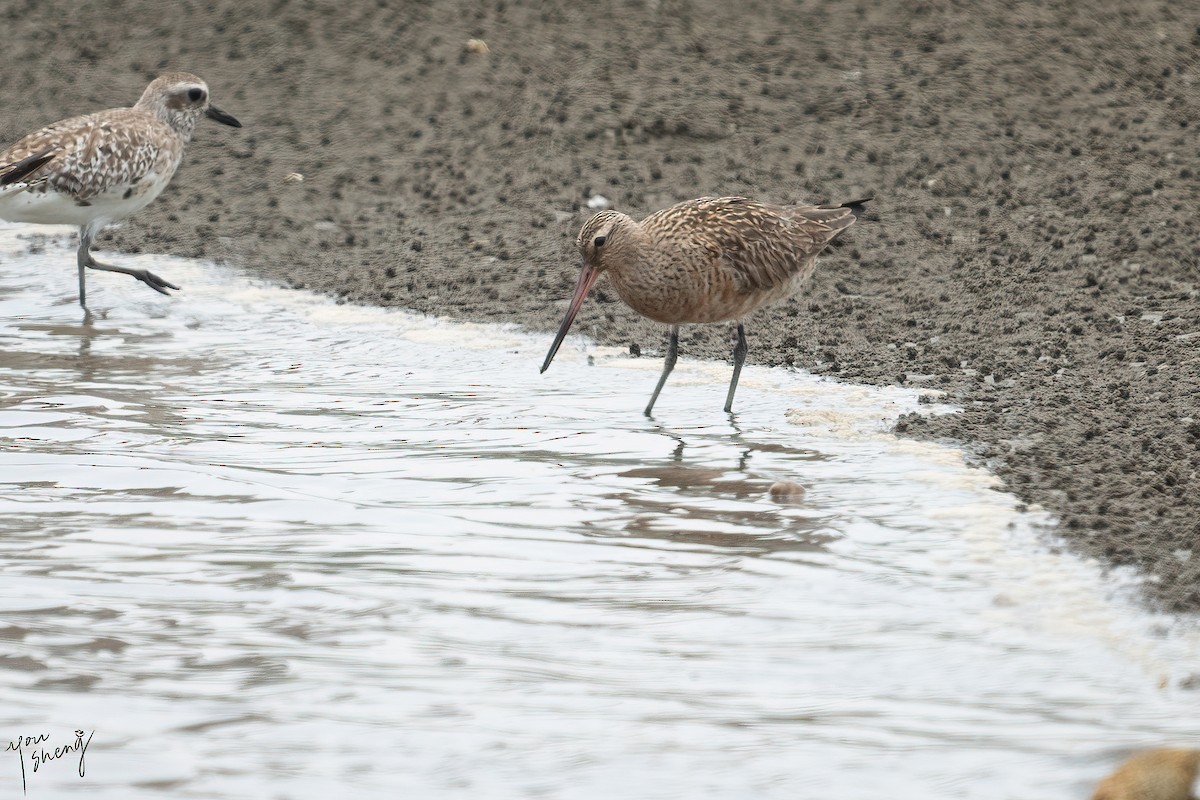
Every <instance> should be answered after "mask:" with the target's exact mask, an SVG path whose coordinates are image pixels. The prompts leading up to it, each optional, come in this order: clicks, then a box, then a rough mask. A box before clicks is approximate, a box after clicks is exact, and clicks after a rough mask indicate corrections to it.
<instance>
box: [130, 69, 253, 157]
mask: <svg viewBox="0 0 1200 800" xmlns="http://www.w3.org/2000/svg"><path fill="white" fill-rule="evenodd" d="M134 108H136V109H138V110H140V111H146V112H149V113H151V114H153V115H154V116H156V117H158V118H159V119H160V120H161V121H163V122H165V123H166V124H167V125H169V126H170V127H171V129H172V130H174V131H175V132H176V133H178V134H179V135H180V136H182V137H183V138H184V139H186V140H189V141H190V140H191V138H192V131H193V130H194V129H195V127H196V122H197V121H199V119H200V117H208V118H209V119H212V120H216V121H217V122H220V123H221V124H222V125H229V126H231V127H234V128H240V127H242V123H240V122H238V121H237V119H236V118H235V117H233V116H232V115H231V114H226V113H225V112H224V111H222V110H221V109H219V108H217V107H216V106H214V105H213V104H212V103H211V102H210V101H209V99H208V84H206V83H205V82H204V81H202V80H200V79H199V78H197V77H196V76H195V75H192V74H191V73H189V72H168V73H167V74H165V75H159V76H158V77H157V78H155V79H154V80H152V81H150V85H149V86H147V87H146V91H144V92H142V99H140V100H138V101H137V105H135V106H134Z"/></svg>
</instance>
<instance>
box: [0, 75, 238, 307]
mask: <svg viewBox="0 0 1200 800" xmlns="http://www.w3.org/2000/svg"><path fill="white" fill-rule="evenodd" d="M201 117H208V118H209V119H212V120H215V121H216V122H220V123H221V124H223V125H230V126H232V127H235V128H240V127H241V126H242V124H241V123H240V122H238V121H237V119H235V118H234V117H232V116H230V115H229V114H226V113H225V112H224V111H222V110H221V109H219V108H217V107H216V106H214V105H213V104H212V103H211V102H209V98H208V86H207V85H205V83H204V81H202V80H200V79H199V78H197V77H196V76H195V75H191V74H188V73H186V72H172V73H168V74H166V75H161V76H159V77H158V78H156V79H154V80H153V81H151V83H150V85H149V86H147V87H146V91H145V92H143V93H142V97H141V99H140V100H138V101H137V103H136V104H135V105H134V106H133V107H132V108H113V109H109V110H107V111H98V112H96V113H95V114H87V115H86V116H82V117H73V118H71V119H66V120H63V121H61V122H55V123H53V124H51V125H47V126H46V127H44V128H42V129H41V130H37V131H34V132H33V133H31V134H29V135H28V136H26V137H25V138H23V139H21V140H20V141H18V142H16V143H15V144H13V145H12V146H11V147H9V148H8V149H6V150H4V151H3V152H0V164H7V163H13V164H14V166H15V165H18V164H27V163H30V160H31V159H33V160H36V159H38V158H42V157H43V156H44V155H45V154H51V155H52V157H53V160H51V161H50V163H49V164H46V166H45V169H43V170H42V172H41V173H40V174H39V175H38V176H37V178H38V180H34V181H31V182H29V183H28V184H25V185H23V186H22V187H21V190H20V191H5V190H3V189H0V219H6V220H8V221H10V222H35V223H42V224H57V225H78V226H79V251H78V254H77V257H76V261H77V264H78V267H79V304H80V305H81V306H84V308H86V307H87V293H86V289H85V286H84V271H85V270H87V269H95V270H103V271H106V272H123V273H125V274H126V275H132V276H133V277H134V278H137V279H138V280H139V281H141V282H142V283H144V284H146V285H147V286H149V287H150V288H151V289H153V290H154V291H156V292H160V293H162V294H167V290H168V289H178V288H179V287H178V286H176V285H175V284H173V283H170V282H168V281H166V280H163V279H162V278H160V277H158V276H157V275H155V274H154V273H153V272H150V271H149V270H144V269H132V268H129V267H118V266H111V265H109V264H101V263H100V262H99V261H96V260H95V259H94V258H93V257H92V253H91V246H92V240H93V239H94V238H95V236H96V234H97V233H99V232H100V230H101V229H103V228H104V227H105V226H106V225H108V224H109V223H110V222H115V221H116V220H119V219H123V218H124V217H127V216H129V215H130V214H133V213H135V212H137V211H140V210H141V209H142V208H144V207H145V206H146V205H147V204H149V203H150V202H151V201H152V200H154V198H156V197H158V195H159V194H160V193H161V192H162V190H163V189H165V188H166V186H167V184H168V183H170V181H171V177H172V176H173V175H174V174H175V170H176V169H177V168H178V167H179V163H180V162H181V161H182V160H183V152H184V150H185V149H186V148H187V145H188V142H190V141H191V139H192V131H193V130H194V129H195V127H196V123H197V122H198V121H199V119H200V118H201ZM43 163H44V162H43ZM0 180H2V179H0Z"/></svg>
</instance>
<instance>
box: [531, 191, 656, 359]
mask: <svg viewBox="0 0 1200 800" xmlns="http://www.w3.org/2000/svg"><path fill="white" fill-rule="evenodd" d="M636 224H637V223H635V222H634V221H633V220H632V219H630V218H629V216H627V215H626V214H622V213H620V212H619V211H601V212H600V213H598V214H596V215H595V216H593V217H592V218H591V219H589V220H588V221H587V222H585V223H584V225H583V228H582V229H581V230H580V231H579V236H578V237H577V238H576V239H575V246H576V247H578V248H579V256H580V260H581V262H582V263H581V264H580V270H579V282H578V283H576V284H575V294H574V295H572V296H571V302H570V303H569V304H568V305H567V313H566V315H565V316H564V317H563V321H562V325H560V326H559V328H558V335H557V336H555V337H554V344H552V345H550V352H549V353H547V354H546V360H545V362H543V363H542V372H545V371H546V369H547V368H548V367H549V366H550V362H551V361H553V360H554V354H555V353H557V352H558V347H559V345H561V344H562V341H563V339H565V338H566V336H567V331H569V330H570V329H571V323H572V322H574V321H575V315H576V314H578V313H579V308H580V306H582V305H583V299H584V298H585V297H587V294H588V292H589V291H591V288H592V284H594V283H595V282H596V279H597V278H599V277H600V273H601V272H603V271H604V270H606V269H609V268H610V267H611V266H612V265H613V264H614V263H618V260H619V258H620V256H621V253H622V251H623V248H622V247H621V240H622V236H623V235H624V234H626V233H628V232H629V230H631V229H632V227H633V226H635V225H636Z"/></svg>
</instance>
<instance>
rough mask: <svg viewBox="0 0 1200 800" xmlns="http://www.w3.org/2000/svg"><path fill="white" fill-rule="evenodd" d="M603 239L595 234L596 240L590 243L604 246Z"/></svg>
mask: <svg viewBox="0 0 1200 800" xmlns="http://www.w3.org/2000/svg"><path fill="white" fill-rule="evenodd" d="M604 241H605V237H603V236H597V237H596V241H594V242H592V244H594V245H596V247H604Z"/></svg>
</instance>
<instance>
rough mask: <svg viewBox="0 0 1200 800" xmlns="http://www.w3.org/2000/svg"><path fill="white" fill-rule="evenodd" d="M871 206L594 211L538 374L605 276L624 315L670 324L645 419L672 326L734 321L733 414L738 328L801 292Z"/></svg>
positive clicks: (713, 202) (668, 366)
mask: <svg viewBox="0 0 1200 800" xmlns="http://www.w3.org/2000/svg"><path fill="white" fill-rule="evenodd" d="M871 199H872V198H870V197H868V198H865V199H863V200H854V201H851V202H849V203H843V204H841V205H838V206H809V205H797V206H775V205H768V204H766V203H758V202H755V201H754V200H750V199H747V198H745V197H701V198H700V199H698V200H689V201H687V202H684V203H679V204H678V205H674V206H671V207H670V208H666V209H663V210H662V211H658V212H655V213H654V214H651V215H650V216H648V217H646V218H645V219H644V220H642V221H641V222H635V221H634V220H633V219H632V218H630V217H629V216H628V215H626V214H621V213H619V212H616V211H601V212H600V213H598V214H596V215H595V216H594V217H592V218H591V219H590V220H588V221H587V223H585V224H584V226H583V229H582V230H581V231H580V232H579V238H578V239H577V240H576V242H575V244H576V246H577V247H578V248H579V252H580V255H581V256H582V258H583V264H582V268H581V270H580V272H579V282H578V283H576V285H575V294H574V295H572V297H571V302H570V304H569V305H568V306H567V313H566V315H565V316H564V317H563V321H562V325H561V326H559V329H558V335H557V336H555V337H554V344H552V345H551V346H550V352H549V353H547V354H546V361H545V363H543V364H542V370H541V371H542V372H545V371H546V369H547V368H548V367H549V366H550V362H551V361H552V360H553V359H554V354H555V353H557V352H558V348H559V346H560V345H561V344H562V342H563V339H564V338H565V337H566V335H567V332H568V331H569V330H570V329H571V323H572V322H574V321H575V315H576V314H578V313H579V309H580V307H581V306H582V305H583V301H584V298H585V297H587V294H588V292H589V291H590V290H591V288H592V286H593V284H595V283H596V280H597V279H598V278H599V277H600V274H601V273H603V272H607V273H608V275H609V279H610V280H611V281H612V284H613V287H614V288H615V289H616V290H617V294H618V295H620V297H621V299H622V300H624V301H625V303H626V304H627V305H628V306H629V307H630V308H632V309H633V310H634V311H636V312H638V313H639V314H641V315H642V316H644V317H649V318H650V319H652V320H655V321H657V322H662V323H666V324H667V325H670V326H671V328H670V344H669V345H668V347H667V357H666V362H665V364H664V366H663V371H662V375H661V376H660V377H659V379H658V385H657V386H655V387H654V394H653V395H651V396H650V403H649V404H648V405H647V406H646V412H645V413H646V416H650V415H651V412H652V411H653V410H654V403H655V401H656V400H658V395H659V392H661V391H662V388H663V386H664V385H665V384H666V382H667V376H668V375H670V374H671V370H672V369H674V367H675V360H676V358H677V357H678V355H679V326H680V325H683V324H688V323H700V322H725V321H731V320H734V321H736V322H737V344H736V346H735V347H734V349H733V379H732V380H731V381H730V383H729V394H728V395H727V396H726V398H725V411H726V412H731V411H732V410H733V395H734V393H735V392H736V391H737V384H738V377H739V376H740V375H741V372H742V364H743V363H744V362H745V360H746V330H745V327H744V326H743V322H742V320H743V319H744V318H745V317H746V316H747V315H748V314H750V313H751V312H752V311H755V310H756V309H759V308H762V307H763V306H765V305H767V304H769V303H773V302H775V301H777V300H782V299H783V298H785V297H787V296H789V295H791V294H792V293H793V292H795V291H796V290H798V289H799V288H800V287H801V286H802V285H803V284H804V282H805V281H806V280H808V277H809V276H810V275H811V274H812V271H813V268H814V266H815V265H816V258H817V255H818V254H819V253H820V252H821V251H822V250H824V249H825V246H826V245H828V244H829V243H830V242H831V241H832V240H833V238H834V237H835V236H837V235H838V234H839V233H841V232H842V231H844V230H845V229H846V228H848V227H850V226H851V225H853V224H854V222H855V220H857V219H858V217H859V216H860V215H861V214H862V213H863V210H864V205H865V204H866V203H867V202H868V201H869V200H871Z"/></svg>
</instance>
